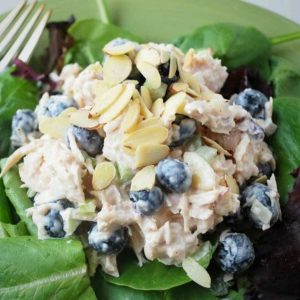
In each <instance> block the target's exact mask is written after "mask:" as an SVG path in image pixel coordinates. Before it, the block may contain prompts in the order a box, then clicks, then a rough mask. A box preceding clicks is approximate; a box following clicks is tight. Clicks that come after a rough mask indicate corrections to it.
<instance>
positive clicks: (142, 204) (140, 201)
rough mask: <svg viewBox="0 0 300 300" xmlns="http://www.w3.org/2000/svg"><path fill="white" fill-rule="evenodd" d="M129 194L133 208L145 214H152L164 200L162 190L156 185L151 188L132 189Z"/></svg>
mask: <svg viewBox="0 0 300 300" xmlns="http://www.w3.org/2000/svg"><path fill="white" fill-rule="evenodd" d="M129 196H130V200H131V201H132V202H133V206H134V208H135V210H136V211H137V212H138V213H140V214H141V215H145V216H149V215H152V214H154V213H155V212H156V211H158V210H159V209H160V207H161V206H162V204H163V202H164V195H163V192H162V191H161V189H160V188H158V187H153V188H152V189H151V190H150V189H145V190H141V191H133V192H130V195H129Z"/></svg>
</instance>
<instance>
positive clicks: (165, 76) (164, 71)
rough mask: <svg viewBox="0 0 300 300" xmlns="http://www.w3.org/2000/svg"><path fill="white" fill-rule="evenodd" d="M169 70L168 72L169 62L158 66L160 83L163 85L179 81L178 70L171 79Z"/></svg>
mask: <svg viewBox="0 0 300 300" xmlns="http://www.w3.org/2000/svg"><path fill="white" fill-rule="evenodd" d="M169 70H170V61H168V62H166V63H164V64H161V65H159V66H158V72H159V74H160V77H161V81H162V82H163V83H165V84H172V83H174V82H176V81H177V80H178V79H179V73H178V70H177V71H176V73H175V75H174V76H173V77H171V78H169Z"/></svg>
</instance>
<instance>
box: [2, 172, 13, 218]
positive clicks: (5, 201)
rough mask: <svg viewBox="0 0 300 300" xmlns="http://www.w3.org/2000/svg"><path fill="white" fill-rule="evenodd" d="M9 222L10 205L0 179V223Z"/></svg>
mask: <svg viewBox="0 0 300 300" xmlns="http://www.w3.org/2000/svg"><path fill="white" fill-rule="evenodd" d="M11 221H12V216H11V209H10V205H9V202H8V199H7V197H6V194H5V190H4V185H3V180H2V179H1V178H0V222H4V223H10V222H11Z"/></svg>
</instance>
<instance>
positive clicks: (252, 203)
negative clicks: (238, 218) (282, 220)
mask: <svg viewBox="0 0 300 300" xmlns="http://www.w3.org/2000/svg"><path fill="white" fill-rule="evenodd" d="M271 193H272V190H271V189H270V188H269V187H268V186H266V185H264V184H261V183H257V182H255V183H252V184H251V185H249V186H248V187H246V188H245V189H244V191H243V192H242V199H241V200H242V203H241V204H242V208H243V209H244V211H245V214H246V215H247V217H248V218H249V220H250V221H251V223H252V224H253V225H254V227H256V228H260V229H264V228H263V227H264V226H272V225H274V223H275V222H277V221H278V219H279V217H280V214H281V212H280V206H279V203H278V200H277V199H276V198H274V197H270V195H271ZM257 201H258V202H259V203H260V205H263V206H264V207H265V208H266V209H267V210H268V211H269V212H270V217H271V218H270V220H269V221H268V222H267V223H266V219H265V217H264V215H265V214H263V215H262V214H261V211H260V207H259V206H257Z"/></svg>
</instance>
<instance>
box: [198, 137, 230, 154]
mask: <svg viewBox="0 0 300 300" xmlns="http://www.w3.org/2000/svg"><path fill="white" fill-rule="evenodd" d="M202 138H203V140H204V142H205V143H206V144H207V145H208V146H210V147H212V148H215V149H216V150H218V152H219V153H222V154H224V155H226V156H232V155H231V153H230V152H228V151H227V150H226V149H224V148H223V147H222V146H221V145H219V144H218V143H217V142H215V141H214V140H212V139H210V138H208V137H206V136H203V137H202Z"/></svg>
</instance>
